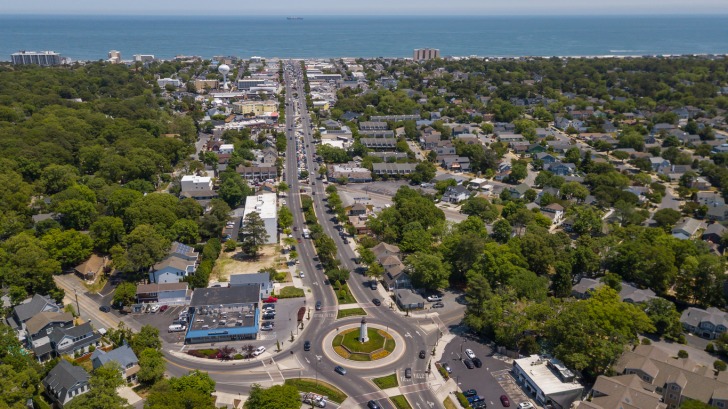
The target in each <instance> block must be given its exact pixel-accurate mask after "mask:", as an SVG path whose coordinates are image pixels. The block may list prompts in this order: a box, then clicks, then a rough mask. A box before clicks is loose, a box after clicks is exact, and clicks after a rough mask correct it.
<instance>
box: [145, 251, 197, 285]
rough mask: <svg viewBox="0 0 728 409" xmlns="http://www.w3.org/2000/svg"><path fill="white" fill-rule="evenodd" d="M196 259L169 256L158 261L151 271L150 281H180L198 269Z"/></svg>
mask: <svg viewBox="0 0 728 409" xmlns="http://www.w3.org/2000/svg"><path fill="white" fill-rule="evenodd" d="M196 267H197V266H196V263H195V262H194V261H189V260H185V259H183V258H179V257H176V256H167V258H165V259H164V260H162V261H160V262H158V263H156V264H155V265H154V266H152V268H151V269H150V271H149V281H150V282H152V283H179V282H180V281H182V280H184V279H185V277H187V276H189V275H190V274H194V272H195V269H196Z"/></svg>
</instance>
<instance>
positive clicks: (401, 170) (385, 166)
mask: <svg viewBox="0 0 728 409" xmlns="http://www.w3.org/2000/svg"><path fill="white" fill-rule="evenodd" d="M416 167H417V164H414V163H374V164H372V171H373V172H374V174H375V175H409V174H411V173H412V172H414V171H415V168H416Z"/></svg>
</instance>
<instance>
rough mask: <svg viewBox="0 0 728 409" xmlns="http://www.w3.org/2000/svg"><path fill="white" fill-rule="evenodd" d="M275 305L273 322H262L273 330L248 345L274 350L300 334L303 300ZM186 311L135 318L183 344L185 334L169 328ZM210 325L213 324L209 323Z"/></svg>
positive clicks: (171, 309)
mask: <svg viewBox="0 0 728 409" xmlns="http://www.w3.org/2000/svg"><path fill="white" fill-rule="evenodd" d="M274 305H275V307H276V316H275V318H274V319H272V320H263V321H261V324H262V323H265V322H268V321H270V322H273V324H274V326H273V330H272V331H260V332H259V333H258V338H257V339H256V340H253V341H246V344H254V345H264V346H265V347H266V348H268V349H272V348H274V347H275V343H276V341H277V340H278V341H280V342H281V345H283V344H285V343H287V342H290V340H291V333H293V335H294V336H296V335H297V334H298V333H299V332H300V330H299V329H298V325H297V324H298V309H299V308H300V307H303V306H304V302H303V299H302V298H292V299H283V300H278V302H276V303H275V304H274ZM311 307H312V306H311ZM185 309H187V307H182V306H170V307H169V308H168V309H167V310H166V311H157V312H155V313H152V312H147V313H142V314H134V315H133V317H134V319H135V320H136V321H138V322H139V323H141V324H142V325H151V326H153V327H155V328H157V329H159V334H160V335H161V337H162V338H163V339H164V340H165V341H166V342H169V343H182V342H183V341H184V337H185V332H182V331H180V332H169V326H170V325H171V324H173V323H174V322H175V321H177V320H178V318H179V314H180V313H181V312H182V311H183V310H185ZM261 316H262V313H261ZM305 323H306V320H305V319H304V325H305ZM203 324H204V323H200V325H203ZM208 325H211V324H209V323H208ZM246 325H247V324H246ZM261 341H263V342H261Z"/></svg>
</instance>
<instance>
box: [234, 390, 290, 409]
mask: <svg viewBox="0 0 728 409" xmlns="http://www.w3.org/2000/svg"><path fill="white" fill-rule="evenodd" d="M243 407H244V408H245V409H299V408H300V407H301V397H300V396H299V395H298V390H297V389H296V388H295V387H293V386H291V385H273V386H271V387H270V388H267V389H263V388H261V387H260V385H257V384H253V387H252V388H251V389H250V396H249V397H248V400H247V401H245V405H244V406H243Z"/></svg>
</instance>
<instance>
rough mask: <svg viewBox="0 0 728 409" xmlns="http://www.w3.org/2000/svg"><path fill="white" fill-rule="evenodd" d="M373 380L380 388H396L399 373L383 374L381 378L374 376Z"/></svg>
mask: <svg viewBox="0 0 728 409" xmlns="http://www.w3.org/2000/svg"><path fill="white" fill-rule="evenodd" d="M372 382H374V384H375V385H377V386H378V387H379V389H389V388H394V387H396V386H398V385H399V382H398V381H397V374H396V373H393V374H391V375H387V376H382V377H381V378H374V379H372Z"/></svg>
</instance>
